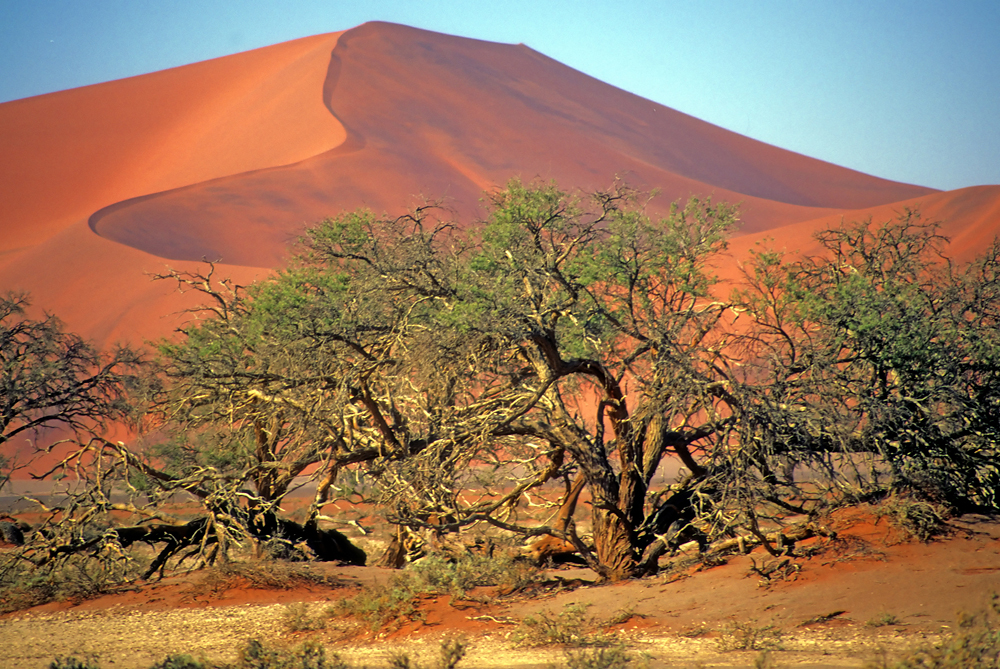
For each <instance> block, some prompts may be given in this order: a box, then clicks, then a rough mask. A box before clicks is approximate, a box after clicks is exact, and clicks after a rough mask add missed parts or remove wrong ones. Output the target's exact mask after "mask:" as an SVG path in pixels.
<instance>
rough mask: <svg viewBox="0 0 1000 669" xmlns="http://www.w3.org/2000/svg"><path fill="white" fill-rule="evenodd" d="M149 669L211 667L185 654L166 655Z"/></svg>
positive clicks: (197, 668) (210, 668)
mask: <svg viewBox="0 0 1000 669" xmlns="http://www.w3.org/2000/svg"><path fill="white" fill-rule="evenodd" d="M149 669H213V668H212V665H210V664H206V663H205V662H204V661H202V660H197V659H195V658H194V657H192V656H190V655H188V654H187V653H182V654H180V655H168V656H167V657H165V658H164V659H163V661H162V662H157V663H156V664H154V665H153V666H152V667H150V668H149Z"/></svg>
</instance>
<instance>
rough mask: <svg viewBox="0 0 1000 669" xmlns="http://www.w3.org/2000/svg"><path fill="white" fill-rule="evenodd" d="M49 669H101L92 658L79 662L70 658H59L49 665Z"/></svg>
mask: <svg viewBox="0 0 1000 669" xmlns="http://www.w3.org/2000/svg"><path fill="white" fill-rule="evenodd" d="M49 669H101V665H99V664H98V663H97V660H95V659H94V658H92V657H88V658H85V659H83V660H80V659H77V658H75V657H72V656H70V657H62V656H59V657H57V658H56V659H54V660H52V662H50V663H49Z"/></svg>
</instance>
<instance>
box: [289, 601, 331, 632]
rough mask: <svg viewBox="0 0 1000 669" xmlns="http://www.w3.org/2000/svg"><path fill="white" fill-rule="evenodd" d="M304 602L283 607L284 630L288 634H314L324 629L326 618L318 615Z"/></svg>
mask: <svg viewBox="0 0 1000 669" xmlns="http://www.w3.org/2000/svg"><path fill="white" fill-rule="evenodd" d="M313 608H314V607H312V606H310V605H309V604H307V603H306V602H296V603H294V604H287V605H286V606H285V629H287V630H288V631H289V632H315V631H316V630H321V629H323V628H325V627H326V616H324V615H322V614H318V613H316V612H315V611H314V610H313Z"/></svg>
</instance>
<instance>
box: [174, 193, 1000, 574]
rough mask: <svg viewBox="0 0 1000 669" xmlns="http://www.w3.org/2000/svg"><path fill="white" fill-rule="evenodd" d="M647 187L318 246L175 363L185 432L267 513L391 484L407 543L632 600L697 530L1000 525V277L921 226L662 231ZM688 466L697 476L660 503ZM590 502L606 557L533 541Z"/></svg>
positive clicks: (194, 333)
mask: <svg viewBox="0 0 1000 669" xmlns="http://www.w3.org/2000/svg"><path fill="white" fill-rule="evenodd" d="M642 205H643V202H642V201H641V200H640V199H639V196H638V194H637V193H635V192H633V191H631V190H630V189H628V188H627V187H624V186H622V185H616V186H615V187H614V188H612V189H610V190H608V191H602V192H597V193H593V194H590V195H588V196H586V197H584V196H579V197H578V196H573V195H570V194H567V193H566V192H564V191H561V190H559V189H558V188H557V187H556V186H554V185H551V184H524V183H521V182H519V181H516V180H515V181H512V182H510V183H509V184H508V185H507V187H506V188H504V189H500V190H497V191H495V192H493V193H492V194H490V195H489V197H488V206H489V209H490V212H489V215H488V217H487V219H486V220H485V221H483V222H482V223H481V224H479V225H472V226H466V227H459V226H457V225H456V224H455V223H453V222H451V221H449V220H448V219H447V216H446V212H443V211H442V210H440V209H438V208H436V207H434V206H427V207H423V208H419V209H416V210H414V211H413V212H411V213H410V214H408V215H406V216H403V217H399V218H386V217H378V216H375V215H373V214H372V213H371V212H366V211H359V212H353V213H349V214H345V215H342V216H339V217H337V218H332V219H327V220H325V221H323V222H321V223H320V224H318V225H316V226H313V227H311V228H309V229H308V230H307V231H306V233H305V235H304V236H303V238H302V239H301V240H300V243H299V245H298V246H297V247H296V249H295V252H294V254H293V257H292V260H291V262H290V264H289V267H288V268H287V269H285V270H283V271H281V272H280V273H278V275H277V276H275V278H274V279H273V280H271V281H267V282H264V283H262V284H259V285H256V286H253V287H251V288H250V289H248V290H246V291H241V290H238V289H235V288H233V289H232V290H231V291H230V292H229V293H228V294H227V295H222V294H221V293H219V292H217V291H216V289H215V288H208V286H209V283H208V282H206V281H205V277H199V276H193V275H186V276H184V275H178V276H177V278H178V279H179V280H181V281H182V282H184V283H187V284H188V285H193V284H200V285H201V286H202V287H203V289H204V290H206V291H207V292H208V293H209V294H210V295H211V296H212V298H213V299H214V300H215V305H214V306H213V311H214V314H213V317H212V318H209V319H207V320H205V321H202V322H200V323H198V324H197V325H195V326H194V327H192V328H190V329H188V330H187V331H186V335H187V336H186V338H185V339H184V340H183V341H182V342H181V343H178V344H176V345H169V346H165V347H164V351H163V352H164V354H165V356H166V360H167V366H166V368H165V369H166V375H167V377H168V378H169V379H171V383H172V385H171V388H172V390H171V391H170V392H171V395H170V398H171V399H170V400H169V401H168V402H167V403H166V404H165V406H167V407H169V415H170V416H171V417H173V418H182V419H183V420H184V421H186V422H187V423H189V424H193V425H214V426H216V427H218V426H225V427H226V428H227V429H234V430H235V433H238V434H240V435H242V436H241V437H240V438H239V439H238V441H239V443H241V444H244V446H243V448H244V449H245V450H244V451H242V455H241V457H242V458H244V459H245V460H244V461H245V462H248V463H252V466H251V467H250V469H249V470H247V471H248V473H249V475H250V478H252V479H253V481H254V482H255V485H256V489H257V492H258V494H260V495H262V496H264V497H267V498H268V499H276V498H280V496H281V495H282V494H283V492H284V491H285V490H287V487H288V485H289V483H290V482H291V480H292V478H293V477H294V476H295V475H297V474H300V473H302V472H303V471H305V470H306V468H308V467H310V466H319V468H320V471H321V472H322V474H321V475H320V476H321V478H322V479H323V481H324V482H323V483H322V484H321V485H320V492H319V493H318V494H317V497H316V500H315V504H314V507H313V514H314V515H315V514H318V513H319V512H320V509H321V507H322V505H323V503H324V502H325V501H326V495H327V493H328V491H329V484H330V483H332V482H333V481H335V480H336V477H337V475H338V473H339V472H341V471H342V470H343V469H344V468H345V467H350V466H352V465H356V464H358V463H366V471H367V473H368V474H369V475H370V476H371V477H372V480H373V481H375V482H376V484H377V486H378V490H379V492H380V496H381V497H380V501H381V502H382V503H383V504H384V505H386V508H387V509H389V511H390V517H391V518H392V520H394V521H395V522H398V523H404V524H409V525H415V526H421V525H424V526H427V525H428V524H430V523H432V522H433V523H434V524H436V525H437V526H438V527H440V526H442V523H443V524H444V525H446V526H447V527H448V528H450V529H457V528H460V527H462V526H467V525H470V524H473V523H483V522H485V523H490V524H492V525H494V526H496V527H499V528H504V529H507V530H511V531H515V532H520V533H522V534H525V535H533V534H538V533H553V534H561V535H562V538H563V539H566V540H568V541H571V542H573V543H574V544H575V545H576V546H578V548H579V549H580V550H581V551H582V552H583V553H584V555H586V556H587V558H588V559H589V560H590V562H591V564H592V565H593V566H594V567H595V568H596V569H598V571H600V572H601V573H602V574H604V575H605V576H607V577H609V578H621V577H625V576H629V575H633V574H637V573H642V572H644V571H646V570H649V569H651V568H655V560H656V558H657V557H658V556H659V555H660V554H661V553H662V551H663V550H666V549H667V548H668V547H669V546H670V544H671V541H672V539H673V538H674V537H675V535H678V534H683V532H682V530H684V529H688V530H691V532H689V533H688V535H687V536H692V535H699V536H701V537H702V538H704V539H706V540H707V539H715V538H719V537H722V536H724V535H726V534H727V533H729V534H731V533H734V532H736V531H737V530H741V531H749V532H751V533H752V534H756V535H760V532H761V530H760V527H761V524H760V523H761V522H762V520H764V519H766V520H767V521H768V522H769V523H773V522H774V520H775V519H780V517H781V516H782V515H789V514H793V513H794V514H810V513H817V512H818V511H819V510H820V509H821V508H825V507H826V506H828V505H830V504H833V503H835V501H836V500H837V499H842V498H843V496H844V495H845V494H850V495H854V496H855V497H856V498H861V497H863V496H864V495H868V494H884V493H886V492H888V491H902V490H907V491H911V492H919V493H920V494H922V495H928V496H930V497H932V498H934V499H938V500H940V501H943V502H946V503H948V504H952V505H956V506H961V507H963V508H971V507H975V506H980V507H991V508H993V507H996V505H997V501H998V500H997V492H996V490H997V470H996V466H995V465H994V464H993V463H994V462H995V456H996V436H997V435H996V426H997V421H996V420H995V419H996V411H997V389H998V388H1000V386H998V384H997V383H996V378H995V374H996V373H997V372H996V370H997V357H996V356H997V351H998V350H1000V349H998V341H997V334H996V332H997V330H996V327H995V326H996V310H997V305H998V301H997V292H996V291H997V275H996V268H997V257H998V256H997V249H996V248H993V249H992V250H991V252H990V253H989V254H987V255H986V256H984V257H983V258H981V259H980V260H978V261H977V262H976V263H973V264H972V265H971V266H969V267H963V268H956V267H954V266H953V265H952V264H950V263H949V262H948V261H947V259H946V258H945V257H944V256H943V254H942V250H943V243H942V242H943V238H942V237H940V236H939V234H938V232H937V229H936V227H935V226H934V225H932V224H927V223H924V222H922V221H921V219H920V217H919V215H918V214H917V213H915V212H911V211H906V212H903V213H902V214H901V215H900V216H899V218H898V219H897V220H894V221H890V222H887V223H885V224H882V225H873V224H871V223H870V222H864V223H859V224H853V225H845V226H842V227H841V228H838V229H834V230H829V231H825V232H823V233H822V234H821V235H820V237H819V240H820V242H821V243H822V246H823V249H824V253H823V254H821V255H818V256H817V257H813V258H789V257H787V256H786V255H783V254H782V253H779V252H776V251H773V250H769V249H759V250H758V251H757V252H756V253H755V254H754V255H753V256H752V258H751V259H750V261H749V263H748V264H747V265H746V267H745V277H744V280H743V281H742V282H740V283H739V285H737V286H731V285H722V284H720V283H719V280H718V278H717V276H716V268H717V267H718V266H719V265H720V264H721V263H726V262H731V260H730V259H729V258H728V257H727V256H726V255H725V252H726V247H727V241H726V240H727V238H728V236H729V235H730V234H731V233H732V231H733V230H734V228H735V226H736V225H737V223H738V216H737V210H736V209H735V208H734V207H732V206H730V205H726V204H719V203H713V202H711V201H708V200H700V199H691V200H689V201H688V202H687V203H686V204H675V205H674V206H673V207H672V208H671V211H670V213H669V215H668V216H666V217H662V218H659V219H653V218H651V217H649V216H648V215H646V213H645V211H644V208H643V206H642ZM664 458H671V459H673V458H677V459H679V461H680V462H681V463H682V464H683V467H684V473H683V476H682V477H681V478H680V479H679V480H678V481H677V482H676V483H675V484H674V485H672V486H668V487H663V486H661V487H660V488H656V487H655V486H654V485H653V482H654V479H655V477H656V474H657V472H658V471H659V469H660V467H661V465H662V463H663V462H664ZM573 472H579V475H581V476H583V477H585V479H586V481H587V488H588V491H589V497H590V503H591V508H592V513H593V518H592V521H593V537H592V541H584V540H583V539H582V538H581V537H580V536H578V535H577V533H576V531H575V526H574V525H572V524H570V525H569V526H568V528H567V529H566V530H565V531H559V530H557V529H554V528H532V527H524V526H521V525H519V524H518V523H517V521H516V519H515V514H514V510H515V507H516V503H517V501H518V500H519V499H520V498H521V496H523V495H524V494H525V493H528V492H530V491H532V490H533V489H537V488H538V487H539V486H541V485H542V484H544V483H545V482H546V481H549V480H551V479H553V478H555V477H565V476H567V475H569V474H572V473H573Z"/></svg>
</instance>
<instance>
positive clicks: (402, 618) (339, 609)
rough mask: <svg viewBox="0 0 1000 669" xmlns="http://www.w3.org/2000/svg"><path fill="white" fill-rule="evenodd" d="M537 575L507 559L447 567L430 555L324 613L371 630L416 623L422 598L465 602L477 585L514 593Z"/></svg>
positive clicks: (472, 558) (469, 559)
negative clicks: (448, 597)
mask: <svg viewBox="0 0 1000 669" xmlns="http://www.w3.org/2000/svg"><path fill="white" fill-rule="evenodd" d="M540 574H541V572H540V571H539V570H538V569H537V568H535V567H532V566H531V565H528V564H525V563H523V562H516V561H514V559H513V558H511V557H502V556H501V557H493V558H488V557H485V556H479V555H468V556H465V557H463V558H462V559H460V560H457V561H453V562H451V561H448V560H446V559H444V558H442V557H440V556H436V555H432V556H430V557H428V558H426V559H424V560H421V561H420V562H419V563H417V564H414V565H411V566H410V567H409V568H408V569H406V570H405V571H402V572H400V573H399V574H396V575H394V576H393V577H392V579H390V581H389V582H388V583H387V584H384V585H370V586H365V587H364V588H362V589H361V591H360V592H358V593H357V594H356V595H354V596H353V597H348V598H346V599H342V600H340V601H338V602H337V603H336V604H334V605H333V606H331V607H330V609H329V613H330V614H331V615H335V616H354V617H355V618H358V619H360V620H362V621H364V622H366V623H368V624H369V625H370V626H371V628H372V630H373V631H374V630H378V629H381V628H383V627H386V626H387V625H389V624H392V623H396V624H402V623H403V622H406V621H413V620H419V619H421V613H420V610H419V606H418V602H419V600H420V598H422V597H426V596H432V595H451V596H452V598H453V599H469V598H470V596H471V595H470V593H469V591H470V590H472V589H473V588H476V587H482V586H496V587H498V588H499V589H500V590H501V591H504V592H516V591H518V590H522V589H524V588H526V587H528V586H529V585H531V584H532V583H536V582H537V581H538V579H539V578H540Z"/></svg>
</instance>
